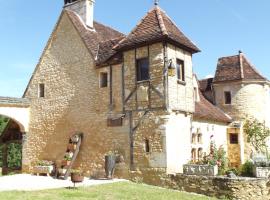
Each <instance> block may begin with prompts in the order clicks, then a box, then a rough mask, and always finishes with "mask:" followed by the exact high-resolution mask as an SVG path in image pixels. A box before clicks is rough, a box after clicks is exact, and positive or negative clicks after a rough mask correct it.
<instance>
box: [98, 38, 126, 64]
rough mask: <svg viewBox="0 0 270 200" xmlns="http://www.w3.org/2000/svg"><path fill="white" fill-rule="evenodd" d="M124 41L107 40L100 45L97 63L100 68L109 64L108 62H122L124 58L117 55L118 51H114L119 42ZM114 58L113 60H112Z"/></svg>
mask: <svg viewBox="0 0 270 200" xmlns="http://www.w3.org/2000/svg"><path fill="white" fill-rule="evenodd" d="M122 39H123V37H118V38H116V39H112V40H107V41H105V42H101V43H100V44H99V49H98V55H97V62H96V63H97V65H98V66H100V65H104V64H107V63H106V62H107V61H108V62H112V63H114V62H119V61H121V59H122V56H121V55H120V54H117V51H116V50H114V49H113V47H114V46H115V45H116V44H118V42H119V41H120V40H122ZM116 54H117V55H116ZM112 56H113V60H110V58H111V57H112Z"/></svg>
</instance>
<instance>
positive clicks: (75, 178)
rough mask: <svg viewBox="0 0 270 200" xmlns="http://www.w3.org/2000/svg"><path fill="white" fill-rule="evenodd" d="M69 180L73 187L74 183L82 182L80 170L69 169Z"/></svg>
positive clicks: (82, 177)
mask: <svg viewBox="0 0 270 200" xmlns="http://www.w3.org/2000/svg"><path fill="white" fill-rule="evenodd" d="M71 181H72V182H73V183H74V187H75V184H76V183H82V182H83V181H84V176H83V172H82V170H80V169H73V170H71Z"/></svg>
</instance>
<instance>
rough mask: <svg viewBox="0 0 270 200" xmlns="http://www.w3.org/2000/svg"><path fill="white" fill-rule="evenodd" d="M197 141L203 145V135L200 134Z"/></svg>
mask: <svg viewBox="0 0 270 200" xmlns="http://www.w3.org/2000/svg"><path fill="white" fill-rule="evenodd" d="M197 141H198V143H199V144H202V134H198V137H197Z"/></svg>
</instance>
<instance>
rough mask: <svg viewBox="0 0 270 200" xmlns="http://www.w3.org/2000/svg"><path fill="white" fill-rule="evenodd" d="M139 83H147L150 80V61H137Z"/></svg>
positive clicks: (145, 59)
mask: <svg viewBox="0 0 270 200" xmlns="http://www.w3.org/2000/svg"><path fill="white" fill-rule="evenodd" d="M136 65H137V66H136V73H137V81H146V80H149V79H150V75H149V59H148V58H142V59H138V60H137V64H136Z"/></svg>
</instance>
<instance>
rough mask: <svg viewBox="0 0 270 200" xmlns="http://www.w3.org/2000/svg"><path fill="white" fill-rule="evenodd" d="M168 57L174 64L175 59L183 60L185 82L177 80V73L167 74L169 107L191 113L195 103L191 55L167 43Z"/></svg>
mask: <svg viewBox="0 0 270 200" xmlns="http://www.w3.org/2000/svg"><path fill="white" fill-rule="evenodd" d="M168 59H169V60H170V59H172V62H173V63H175V64H176V60H177V59H180V60H183V61H184V66H185V82H179V81H178V79H177V73H175V75H174V76H169V85H168V87H169V89H168V90H169V91H168V93H169V107H170V109H172V110H181V111H184V112H190V113H193V112H194V110H195V104H194V94H193V93H194V85H193V69H192V55H191V53H189V52H187V51H184V50H182V49H179V48H177V47H175V46H173V45H168Z"/></svg>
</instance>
